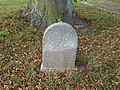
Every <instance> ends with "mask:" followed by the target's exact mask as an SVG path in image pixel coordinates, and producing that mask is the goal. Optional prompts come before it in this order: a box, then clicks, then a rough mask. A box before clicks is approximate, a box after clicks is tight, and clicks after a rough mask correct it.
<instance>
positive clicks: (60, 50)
mask: <svg viewBox="0 0 120 90" xmlns="http://www.w3.org/2000/svg"><path fill="white" fill-rule="evenodd" d="M77 43H78V37H77V34H76V31H75V29H74V28H73V27H72V26H71V25H69V24H67V23H64V22H58V23H55V24H52V25H50V26H49V27H48V28H47V29H46V31H45V33H44V36H43V58H42V59H43V63H42V65H41V70H58V71H61V70H64V69H67V68H74V65H75V58H76V49H77Z"/></svg>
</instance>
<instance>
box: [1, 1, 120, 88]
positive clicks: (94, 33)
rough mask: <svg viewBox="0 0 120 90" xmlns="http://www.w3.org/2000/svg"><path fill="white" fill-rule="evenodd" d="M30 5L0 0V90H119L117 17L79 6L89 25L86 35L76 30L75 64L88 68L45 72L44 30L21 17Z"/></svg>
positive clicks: (118, 30)
mask: <svg viewBox="0 0 120 90" xmlns="http://www.w3.org/2000/svg"><path fill="white" fill-rule="evenodd" d="M3 3H5V4H3ZM13 4H14V5H13ZM26 4H27V2H26V1H24V0H18V1H17V2H16V1H14V0H0V5H1V6H0V9H1V11H0V14H1V16H0V17H1V18H0V90H4V89H14V90H15V89H23V90H33V89H35V90H53V89H55V90H83V89H84V90H94V89H97V90H119V89H120V61H119V49H120V48H119V44H120V43H119V33H120V25H119V23H120V15H119V14H114V13H110V12H106V11H103V10H100V9H97V8H96V7H91V6H86V5H82V4H80V5H79V6H80V7H77V5H76V6H75V7H76V11H77V12H78V14H79V15H80V17H81V18H82V19H86V20H87V21H89V22H90V27H91V29H90V31H89V33H87V34H83V33H81V32H82V31H84V30H85V29H82V30H80V32H78V37H79V42H78V43H79V44H78V50H77V51H78V52H77V60H76V62H78V63H79V62H80V63H84V64H86V65H87V67H86V69H85V70H84V71H83V72H80V71H78V70H76V69H72V70H71V69H70V70H65V71H64V72H41V71H39V68H40V65H41V62H42V59H41V58H42V36H43V33H44V30H42V29H40V30H36V28H34V27H33V26H31V25H30V19H29V17H25V18H24V17H21V13H22V10H23V9H24V7H25V6H26ZM11 8H12V9H11ZM5 9H6V10H5Z"/></svg>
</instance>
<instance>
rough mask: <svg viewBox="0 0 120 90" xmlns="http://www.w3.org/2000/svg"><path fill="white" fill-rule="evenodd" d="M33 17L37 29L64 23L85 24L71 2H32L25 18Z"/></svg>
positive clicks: (24, 14) (52, 0)
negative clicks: (28, 15)
mask: <svg viewBox="0 0 120 90" xmlns="http://www.w3.org/2000/svg"><path fill="white" fill-rule="evenodd" d="M28 13H30V15H31V22H32V24H33V25H34V26H36V27H37V28H39V27H44V28H46V27H47V26H49V25H51V24H53V23H55V22H58V21H63V22H67V23H69V24H77V25H78V24H80V25H84V24H85V23H84V22H83V21H82V20H80V19H79V17H78V16H77V14H76V12H75V10H74V7H73V5H72V2H71V0H30V1H29V3H28V5H27V7H26V10H25V11H24V12H23V14H22V15H23V16H26V15H27V14H28Z"/></svg>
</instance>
